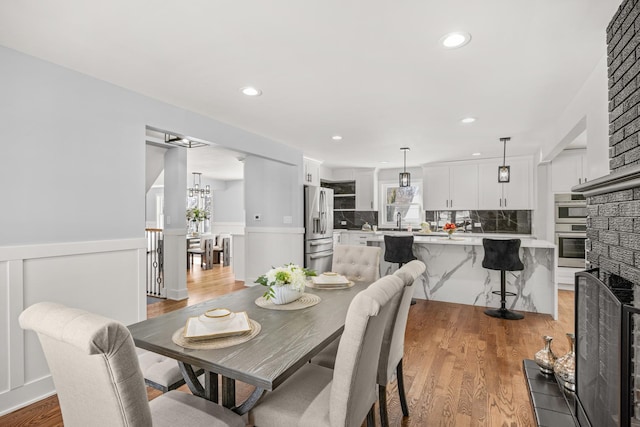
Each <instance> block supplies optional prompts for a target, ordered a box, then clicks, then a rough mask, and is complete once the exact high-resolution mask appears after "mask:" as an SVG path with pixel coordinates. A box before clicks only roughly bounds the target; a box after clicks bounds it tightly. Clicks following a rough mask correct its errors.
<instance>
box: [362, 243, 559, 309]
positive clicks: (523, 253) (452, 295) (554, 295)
mask: <svg viewBox="0 0 640 427" xmlns="http://www.w3.org/2000/svg"><path fill="white" fill-rule="evenodd" d="M405 234H406V233H405ZM492 238H512V236H508V237H507V236H503V237H493V236H492ZM367 244H368V245H369V246H380V247H381V248H382V253H383V254H384V236H382V235H378V234H374V233H372V234H371V236H370V237H369V238H368V239H367ZM555 250H556V249H555V245H554V244H553V243H550V242H547V241H544V240H536V239H532V238H529V237H527V238H521V245H520V259H521V260H522V263H523V264H524V270H522V271H512V272H507V274H506V276H507V291H511V292H514V293H515V294H516V296H513V297H507V308H509V309H512V310H517V311H528V312H534V313H547V314H550V315H551V316H553V318H554V319H557V318H558V285H557V283H556V281H555V263H556V261H555V260H556V258H555ZM413 253H414V255H415V256H416V257H417V258H418V259H419V260H421V261H422V262H424V263H425V265H426V266H427V269H426V271H425V272H424V274H423V275H422V276H421V277H419V278H418V280H416V282H415V284H414V286H415V289H414V291H413V296H414V298H420V299H429V300H435V301H444V302H453V303H459V304H469V305H478V306H483V307H492V308H495V307H499V306H500V296H499V295H494V294H493V293H492V291H499V290H500V271H497V270H488V269H485V268H483V267H482V260H483V258H484V248H483V246H482V237H478V236H474V235H471V236H469V237H467V236H465V235H462V236H460V235H457V236H456V235H455V234H454V237H453V239H449V238H448V237H446V236H428V235H427V236H414V243H413ZM397 268H398V265H397V264H390V263H388V262H386V261H384V255H383V256H382V258H381V260H380V273H381V275H386V274H390V273H393V271H395V270H396V269H397Z"/></svg>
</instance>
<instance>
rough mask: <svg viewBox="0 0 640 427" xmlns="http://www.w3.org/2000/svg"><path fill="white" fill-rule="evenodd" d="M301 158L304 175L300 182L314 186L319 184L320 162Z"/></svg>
mask: <svg viewBox="0 0 640 427" xmlns="http://www.w3.org/2000/svg"><path fill="white" fill-rule="evenodd" d="M302 160H303V166H304V167H303V170H304V176H303V180H302V182H304V185H311V186H315V187H319V186H320V162H319V161H317V160H313V159H308V158H306V157H303V158H302Z"/></svg>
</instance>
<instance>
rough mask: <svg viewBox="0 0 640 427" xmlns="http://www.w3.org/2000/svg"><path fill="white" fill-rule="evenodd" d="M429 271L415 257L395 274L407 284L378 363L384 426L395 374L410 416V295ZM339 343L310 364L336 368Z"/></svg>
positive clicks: (404, 410) (404, 409)
mask: <svg viewBox="0 0 640 427" xmlns="http://www.w3.org/2000/svg"><path fill="white" fill-rule="evenodd" d="M425 270H426V266H425V264H424V263H423V262H422V261H418V260H414V261H410V262H409V263H407V264H405V265H403V266H402V267H400V269H399V270H397V271H396V272H395V274H394V276H397V277H399V278H400V279H402V281H403V283H404V285H405V287H404V290H403V292H402V298H401V300H400V304H399V305H398V307H397V310H396V311H395V312H394V313H392V314H391V317H390V318H389V321H388V323H387V325H386V327H385V332H384V336H383V339H382V347H381V351H380V360H379V364H378V377H377V383H378V394H379V406H380V420H381V424H382V426H383V427H384V426H388V425H389V417H388V414H387V384H389V383H390V382H391V381H392V380H393V377H394V375H395V376H396V377H397V380H398V394H399V397H400V406H401V408H402V413H403V415H404V416H405V417H408V416H409V406H408V405H407V398H406V394H405V390H404V377H403V372H402V359H403V356H404V335H405V330H406V327H407V319H408V317H409V307H410V305H411V297H412V296H413V291H414V288H413V286H412V285H413V283H414V282H415V280H416V279H417V278H418V277H419V276H420V275H421V274H422V273H424V271H425ZM337 348H338V342H337V340H336V341H333V342H332V343H331V344H329V345H328V346H327V347H326V348H325V349H324V350H323V351H321V352H320V353H319V354H318V355H317V356H316V357H314V358H313V359H311V363H313V364H317V365H320V366H324V367H326V368H333V367H334V366H335V363H336V354H337Z"/></svg>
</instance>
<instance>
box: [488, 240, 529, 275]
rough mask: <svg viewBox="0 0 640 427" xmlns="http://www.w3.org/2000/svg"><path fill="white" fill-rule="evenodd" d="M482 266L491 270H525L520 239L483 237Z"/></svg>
mask: <svg viewBox="0 0 640 427" xmlns="http://www.w3.org/2000/svg"><path fill="white" fill-rule="evenodd" d="M482 246H483V247H484V259H483V260H482V266H483V267H484V268H488V269H489V270H504V271H519V270H524V265H523V264H522V261H521V260H520V253H519V252H520V239H487V238H484V239H482Z"/></svg>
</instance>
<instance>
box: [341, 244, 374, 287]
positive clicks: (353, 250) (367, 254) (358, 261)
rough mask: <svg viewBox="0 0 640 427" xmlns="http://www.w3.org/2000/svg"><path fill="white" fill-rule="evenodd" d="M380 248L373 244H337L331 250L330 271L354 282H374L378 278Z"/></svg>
mask: <svg viewBox="0 0 640 427" xmlns="http://www.w3.org/2000/svg"><path fill="white" fill-rule="evenodd" d="M381 254H382V249H381V248H379V247H375V246H352V245H338V246H336V247H335V249H334V250H333V264H332V266H331V271H334V272H336V273H338V274H342V275H343V276H346V277H347V278H348V279H349V280H353V281H354V282H374V281H376V280H378V279H379V278H380V255H381Z"/></svg>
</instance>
